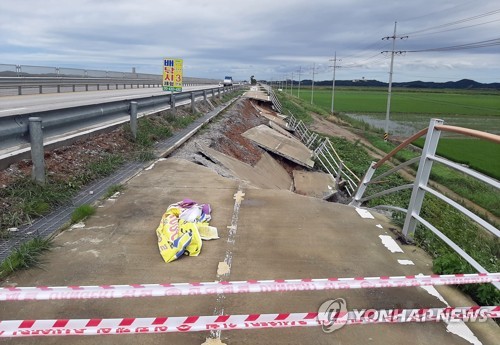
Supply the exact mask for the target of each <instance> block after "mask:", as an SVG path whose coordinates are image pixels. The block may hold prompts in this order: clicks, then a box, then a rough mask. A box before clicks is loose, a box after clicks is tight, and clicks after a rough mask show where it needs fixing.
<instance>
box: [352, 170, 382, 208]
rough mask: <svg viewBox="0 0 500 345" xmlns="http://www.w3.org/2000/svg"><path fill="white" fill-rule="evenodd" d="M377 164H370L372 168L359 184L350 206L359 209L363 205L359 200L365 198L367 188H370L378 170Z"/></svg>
mask: <svg viewBox="0 0 500 345" xmlns="http://www.w3.org/2000/svg"><path fill="white" fill-rule="evenodd" d="M375 163H376V162H372V164H370V167H369V168H368V170H367V171H366V174H365V176H364V177H363V180H362V181H361V183H360V184H359V187H358V189H357V190H356V194H354V198H352V201H351V202H350V203H349V205H351V206H355V207H358V206H360V205H361V201H359V200H361V198H363V194H364V193H365V190H366V187H367V186H368V183H369V182H370V181H371V179H372V177H373V174H374V173H375V170H376V169H375V167H374V166H375Z"/></svg>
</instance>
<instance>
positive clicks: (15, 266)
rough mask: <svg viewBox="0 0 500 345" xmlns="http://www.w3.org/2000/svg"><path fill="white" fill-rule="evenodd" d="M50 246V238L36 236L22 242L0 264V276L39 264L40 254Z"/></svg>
mask: <svg viewBox="0 0 500 345" xmlns="http://www.w3.org/2000/svg"><path fill="white" fill-rule="evenodd" d="M51 247H52V238H48V239H44V238H41V237H36V238H34V239H32V240H31V241H28V242H26V243H23V244H22V245H21V246H20V247H19V248H17V249H16V250H15V251H14V252H12V254H10V255H9V257H8V258H7V259H5V260H4V261H3V262H2V263H1V264H0V277H5V276H7V275H9V274H10V273H12V272H14V271H17V270H21V269H27V268H30V267H35V266H38V265H40V255H41V254H42V253H43V252H45V251H47V250H49V249H50V248H51Z"/></svg>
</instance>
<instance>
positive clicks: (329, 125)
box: [310, 113, 500, 224]
mask: <svg viewBox="0 0 500 345" xmlns="http://www.w3.org/2000/svg"><path fill="white" fill-rule="evenodd" d="M311 115H312V118H313V123H312V124H311V125H310V128H311V129H312V130H313V131H316V132H318V133H322V134H326V135H332V136H337V137H343V138H345V139H347V140H349V141H350V142H356V141H358V140H359V141H360V142H361V143H362V144H363V145H365V147H366V148H368V149H369V150H370V155H371V156H372V157H373V158H375V159H377V160H378V159H381V158H382V157H384V156H385V155H386V153H385V152H384V151H382V150H380V149H378V148H376V147H375V146H373V145H372V144H371V143H370V142H369V141H368V140H366V139H365V138H364V137H363V136H361V135H358V134H356V133H354V132H352V131H351V130H350V129H347V128H345V127H343V126H341V125H339V124H336V123H333V122H332V121H328V120H326V119H325V118H323V117H321V116H320V115H317V114H314V113H312V114H311ZM393 160H395V159H394V158H393ZM395 161H396V162H397V160H395ZM388 164H389V165H391V166H395V165H394V164H393V163H391V162H388ZM400 174H401V176H403V177H404V178H405V179H407V180H410V181H413V180H414V179H415V175H416V171H415V170H413V169H411V168H409V167H406V168H404V169H402V170H400ZM429 184H430V185H431V186H432V187H433V188H435V189H436V190H438V191H439V192H440V193H442V194H444V195H446V196H447V197H449V198H451V199H453V200H455V201H456V202H458V203H460V204H462V205H464V206H465V207H467V208H468V209H469V210H472V211H473V212H475V213H476V214H479V215H484V216H485V217H486V218H487V220H488V221H489V222H493V223H495V224H500V218H499V217H497V216H495V215H494V214H493V213H491V212H489V211H488V210H486V209H485V208H483V207H481V206H479V205H477V204H476V203H474V202H472V201H470V200H468V199H465V198H463V197H462V196H460V195H458V194H457V193H455V192H454V191H452V190H451V189H449V188H447V187H445V186H443V185H442V184H439V183H437V182H435V181H432V180H431V181H430V182H429Z"/></svg>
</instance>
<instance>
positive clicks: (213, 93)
mask: <svg viewBox="0 0 500 345" xmlns="http://www.w3.org/2000/svg"><path fill="white" fill-rule="evenodd" d="M214 98H215V90H214V89H212V99H214Z"/></svg>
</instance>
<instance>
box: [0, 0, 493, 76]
mask: <svg viewBox="0 0 500 345" xmlns="http://www.w3.org/2000/svg"><path fill="white" fill-rule="evenodd" d="M494 6H495V4H494V3H493V2H470V1H466V0H462V1H455V0H443V1H439V2H436V1H430V0H419V1H412V2H410V1H397V0H385V1H383V2H374V1H372V0H315V1H303V0H274V1H269V0H253V1H234V0H211V1H206V0H149V1H147V2H139V1H135V0H134V1H132V0H120V1H112V0H72V1H64V0H45V1H43V2H41V1H37V0H23V1H19V2H17V3H16V4H15V5H13V4H8V3H7V2H5V1H4V2H1V3H0V46H1V47H2V50H1V51H0V63H6V64H31V65H50V66H61V67H65V66H68V67H81V68H103V69H112V70H113V69H114V70H129V69H130V68H131V67H133V66H134V67H137V70H138V71H140V72H144V73H158V70H159V69H160V68H161V67H160V64H161V59H162V58H163V57H165V56H175V57H181V58H184V59H185V66H186V67H185V69H186V70H185V73H186V74H187V75H191V76H199V77H212V78H221V75H225V74H232V75H233V76H234V77H235V78H237V79H248V77H249V75H252V74H253V75H255V76H256V77H257V78H258V79H270V78H274V79H275V80H276V79H277V78H281V77H283V75H284V74H290V75H291V73H292V72H293V73H296V71H298V70H299V68H303V69H304V70H305V71H309V72H304V73H310V74H312V64H313V63H315V64H316V65H317V66H318V78H330V74H331V68H329V67H328V65H329V63H330V62H329V61H328V60H329V59H331V57H332V56H333V54H334V52H335V51H336V52H337V55H338V57H339V58H340V59H342V60H343V61H342V62H341V64H344V65H345V66H346V67H347V68H344V69H340V70H339V76H338V77H339V78H345V79H354V78H359V74H360V73H365V74H367V77H368V76H373V77H377V78H386V76H387V72H388V70H387V68H388V63H389V60H388V59H387V56H384V54H381V53H380V52H381V51H383V50H390V49H391V42H390V41H387V40H385V41H383V40H382V39H381V38H382V37H384V36H391V35H392V32H393V29H394V21H395V20H396V18H394V16H398V17H399V18H397V19H398V33H401V34H403V33H409V37H408V39H405V40H397V45H396V49H401V50H420V49H427V48H431V47H443V46H449V45H456V44H464V43H470V42H475V41H479V40H485V39H490V38H495V33H496V32H499V31H500V13H493V14H492V15H488V16H483V17H480V18H477V19H475V20H469V21H465V22H462V23H459V24H458V25H455V26H443V27H441V28H436V29H434V30H428V31H422V30H423V29H426V28H430V27H437V26H439V25H441V24H446V23H450V22H453V21H458V20H461V19H465V18H470V17H472V16H475V15H481V14H485V13H488V12H491V11H494V10H495V8H494ZM489 21H490V22H489ZM487 22H489V23H487ZM478 24H480V25H478ZM457 27H462V28H461V29H459V30H455V29H456V28H457ZM450 29H451V31H448V30H450ZM437 31H442V32H439V33H436V32H437ZM495 53H496V55H497V56H498V46H495V47H491V48H489V49H488V48H484V49H474V50H469V51H455V52H440V53H418V54H417V53H408V54H407V55H406V56H401V57H399V56H398V57H397V58H396V64H395V74H394V76H395V79H398V78H399V77H398V73H399V76H400V77H402V76H405V77H407V78H410V79H414V78H412V73H413V71H415V72H416V71H418V72H419V75H421V74H423V73H424V74H425V73H427V74H428V75H429V76H435V77H436V78H440V77H441V75H440V73H442V75H443V78H444V76H445V75H448V76H449V75H450V74H452V76H453V79H461V78H472V79H476V80H478V81H483V82H493V81H498V77H495V76H499V75H500V73H499V72H500V67H497V65H498V64H497V63H492V56H494V55H495ZM301 66H302V67H301ZM450 72H452V73H450ZM304 75H306V74H304ZM413 75H415V76H416V74H414V73H413ZM310 77H311V76H309V78H310Z"/></svg>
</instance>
